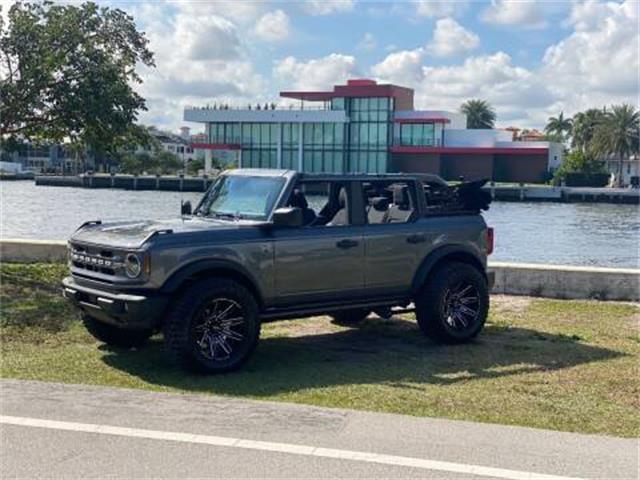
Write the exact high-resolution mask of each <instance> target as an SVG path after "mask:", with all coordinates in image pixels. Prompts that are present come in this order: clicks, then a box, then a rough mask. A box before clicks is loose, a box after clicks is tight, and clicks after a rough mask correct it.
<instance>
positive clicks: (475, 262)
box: [411, 245, 487, 294]
mask: <svg viewBox="0 0 640 480" xmlns="http://www.w3.org/2000/svg"><path fill="white" fill-rule="evenodd" d="M450 262H460V263H466V264H469V265H472V266H474V267H476V268H477V269H478V271H479V272H481V273H482V275H483V276H484V278H485V280H487V272H486V268H485V264H484V262H483V261H482V259H481V257H480V256H479V255H478V254H477V253H475V252H474V251H473V250H472V249H471V248H469V247H466V246H464V245H446V246H444V247H440V248H438V249H436V250H434V251H433V252H430V253H429V254H428V255H427V256H426V257H425V258H424V260H422V263H421V264H420V267H419V268H418V271H417V272H416V274H415V276H414V278H413V282H412V285H411V292H412V293H414V294H415V293H417V292H418V291H420V289H421V288H422V286H423V285H424V284H425V282H427V281H428V280H429V278H430V277H431V275H432V274H433V273H434V272H435V271H436V270H438V268H440V267H441V266H442V265H444V264H445V263H450Z"/></svg>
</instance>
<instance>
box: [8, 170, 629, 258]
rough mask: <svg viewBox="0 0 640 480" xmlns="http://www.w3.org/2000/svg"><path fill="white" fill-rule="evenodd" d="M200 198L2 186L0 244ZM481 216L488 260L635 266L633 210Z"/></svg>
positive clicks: (497, 211) (529, 208) (549, 208)
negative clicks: (492, 241)
mask: <svg viewBox="0 0 640 480" xmlns="http://www.w3.org/2000/svg"><path fill="white" fill-rule="evenodd" d="M201 196H202V194H200V193H184V194H180V193H179V192H133V191H125V190H108V189H105V190H89V189H82V188H66V187H36V186H35V185H34V184H33V182H32V181H24V182H22V181H20V182H0V200H1V201H0V237H2V238H38V239H58V240H62V239H66V238H67V237H69V235H71V233H73V231H74V229H75V228H76V227H77V226H78V225H79V224H80V223H82V222H83V221H85V220H91V219H102V220H115V219H160V218H167V217H171V216H175V215H178V214H179V211H180V199H181V197H182V198H184V200H191V202H192V203H193V204H194V206H195V204H196V203H197V202H198V200H199V199H200V197H201ZM484 216H485V218H486V220H487V223H488V224H489V225H491V226H492V227H494V228H495V231H496V251H495V253H494V255H493V256H492V260H501V261H514V262H532V263H559V264H573V265H599V266H613V267H637V266H639V261H638V254H639V250H638V249H639V243H638V242H639V234H640V216H639V211H638V208H637V206H633V205H611V204H575V203H574V204H565V203H508V202H501V203H494V204H492V205H491V208H490V210H489V211H488V212H485V213H484Z"/></svg>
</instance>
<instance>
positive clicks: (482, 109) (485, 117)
mask: <svg viewBox="0 0 640 480" xmlns="http://www.w3.org/2000/svg"><path fill="white" fill-rule="evenodd" d="M460 111H461V112H462V113H464V114H465V115H466V116H467V128H474V129H477V128H493V127H494V125H495V123H496V112H495V111H494V110H493V107H492V106H491V105H490V104H489V103H488V102H487V101H486V100H480V99H471V100H467V101H466V102H464V103H463V104H462V105H461V106H460Z"/></svg>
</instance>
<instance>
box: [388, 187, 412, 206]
mask: <svg viewBox="0 0 640 480" xmlns="http://www.w3.org/2000/svg"><path fill="white" fill-rule="evenodd" d="M391 188H392V191H393V203H395V204H396V205H409V188H408V187H407V186H406V185H392V186H391Z"/></svg>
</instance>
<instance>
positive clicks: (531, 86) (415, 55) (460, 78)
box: [372, 49, 553, 123]
mask: <svg viewBox="0 0 640 480" xmlns="http://www.w3.org/2000/svg"><path fill="white" fill-rule="evenodd" d="M425 58H426V57H425V55H424V52H423V51H422V50H420V49H418V50H413V51H406V52H397V53H394V54H391V55H389V56H388V57H387V58H386V59H385V60H384V61H383V62H381V63H379V64H378V65H376V66H374V67H373V69H372V72H373V73H374V74H375V75H376V76H377V77H379V78H380V79H381V80H383V81H392V82H394V83H399V84H401V85H407V86H410V87H412V88H414V89H415V91H416V108H428V109H443V110H452V111H457V110H458V109H459V108H460V105H461V104H462V103H463V102H464V101H465V100H467V99H469V98H483V99H485V100H488V101H489V102H490V103H491V104H492V105H493V106H494V107H495V108H496V110H497V113H498V120H499V121H504V122H507V123H510V122H511V121H512V120H514V119H519V120H522V121H523V122H527V121H529V120H531V118H530V117H527V112H528V111H529V110H530V109H531V108H533V107H544V106H545V105H550V104H551V103H553V98H552V96H551V94H550V92H549V91H548V90H547V89H546V88H545V86H544V84H542V83H541V82H540V81H539V79H538V78H537V77H536V75H535V73H534V72H531V71H529V70H527V69H524V68H521V67H517V66H514V65H513V64H512V60H511V57H510V56H509V55H507V54H506V53H504V52H497V53H495V54H493V55H483V56H476V57H469V58H467V59H466V60H465V61H464V62H462V63H461V64H457V65H451V66H439V67H430V66H422V60H423V59H425ZM408 79H410V80H409V81H407V80H408Z"/></svg>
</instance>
